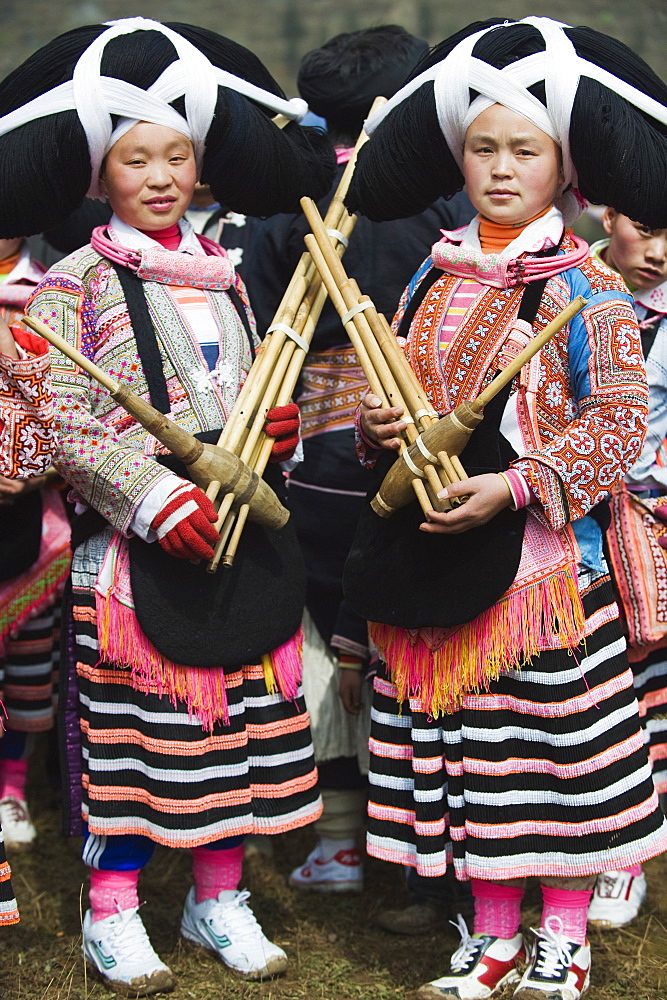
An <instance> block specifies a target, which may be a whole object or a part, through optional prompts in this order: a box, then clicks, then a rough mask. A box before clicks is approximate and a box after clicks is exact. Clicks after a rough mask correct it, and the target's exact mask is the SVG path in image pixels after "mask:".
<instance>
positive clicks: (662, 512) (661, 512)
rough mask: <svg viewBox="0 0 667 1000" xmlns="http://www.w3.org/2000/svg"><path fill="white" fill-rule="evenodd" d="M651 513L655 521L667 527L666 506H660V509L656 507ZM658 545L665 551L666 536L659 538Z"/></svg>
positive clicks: (666, 546)
mask: <svg viewBox="0 0 667 1000" xmlns="http://www.w3.org/2000/svg"><path fill="white" fill-rule="evenodd" d="M653 513H654V514H655V517H656V520H658V521H660V523H661V524H664V525H667V504H661V505H660V507H656V508H655V510H654V511H653ZM658 545H659V546H660V547H661V548H663V549H667V535H660V536H659V538H658Z"/></svg>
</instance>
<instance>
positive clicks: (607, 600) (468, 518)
mask: <svg viewBox="0 0 667 1000" xmlns="http://www.w3.org/2000/svg"><path fill="white" fill-rule="evenodd" d="M666 105H667V88H665V86H664V85H663V84H662V83H661V81H660V80H659V79H658V78H657V77H656V76H655V75H654V74H653V73H652V72H651V70H650V69H649V67H648V66H646V65H645V64H644V63H642V61H641V60H640V59H638V58H637V57H636V56H635V55H634V53H632V52H631V51H630V50H629V49H627V48H626V47H625V46H624V45H622V44H621V43H619V42H617V41H615V40H614V39H611V38H607V37H605V36H603V35H599V34H598V33H596V32H594V31H591V30H590V29H588V28H569V27H568V26H566V25H561V24H559V23H556V22H554V21H551V20H549V19H547V18H532V17H531V18H526V19H525V20H524V21H522V22H518V23H511V22H500V21H490V22H483V23H477V24H473V25H470V26H469V27H467V28H465V29H463V30H462V31H461V32H459V33H458V34H457V35H455V36H453V37H452V38H450V39H448V40H447V41H445V42H443V43H442V44H441V45H439V46H437V47H436V48H435V49H434V50H433V51H432V52H431V53H430V55H429V56H428V57H427V58H426V59H425V60H423V61H422V63H421V65H420V66H419V67H417V69H416V70H415V73H414V74H413V78H412V79H411V81H410V82H409V83H408V84H407V85H406V86H405V87H404V88H403V90H402V91H400V92H399V93H398V94H397V95H396V96H395V97H394V98H393V100H391V101H390V102H389V103H388V104H387V105H386V106H385V107H384V108H383V109H382V110H381V111H380V112H379V113H378V114H377V116H374V118H373V119H371V120H370V121H369V122H367V124H366V129H367V131H368V132H369V133H371V141H370V142H369V143H368V144H367V146H366V148H365V150H364V151H362V155H361V157H360V161H359V164H358V168H357V172H356V174H355V179H354V181H353V185H352V187H351V189H350V194H349V198H348V201H349V204H350V207H351V208H352V209H361V210H362V211H364V212H365V213H367V214H368V215H369V216H370V217H371V218H374V219H383V218H391V217H394V216H396V215H407V214H410V213H412V212H415V211H417V210H419V208H421V207H422V206H423V205H425V204H427V203H428V202H429V201H431V200H432V199H433V197H435V196H436V195H438V194H445V195H447V194H451V193H452V192H453V191H455V190H456V189H457V188H458V187H460V186H461V184H462V183H463V182H464V180H465V183H466V187H467V192H468V196H469V197H470V199H471V201H472V203H473V205H474V206H475V208H476V209H477V211H478V213H479V214H478V216H477V217H476V218H475V219H474V220H473V222H472V223H471V224H470V226H468V227H466V228H465V229H461V230H458V231H456V232H449V233H444V234H443V239H442V240H440V241H439V242H438V243H436V244H435V245H434V247H433V249H432V253H431V257H430V258H429V259H428V260H427V261H426V263H425V264H424V265H423V266H422V267H421V268H420V270H419V271H418V272H417V274H416V275H415V277H414V278H413V280H412V281H411V283H410V285H409V286H408V289H407V291H406V293H405V295H404V297H403V300H402V302H401V304H400V306H399V311H398V314H397V317H396V320H395V323H396V330H397V333H398V334H399V335H400V336H402V337H403V338H405V340H404V342H405V350H406V354H407V356H408V358H409V360H410V363H411V366H412V367H413V369H414V371H415V372H416V373H417V375H418V377H419V379H420V381H421V382H422V384H423V386H424V387H425V388H426V390H427V392H428V395H429V398H430V400H431V402H432V403H433V405H434V406H435V407H436V409H437V410H438V411H439V412H440V413H447V412H449V411H451V410H452V409H453V408H454V407H455V406H456V404H457V403H458V402H460V401H462V400H463V399H470V398H474V397H475V396H477V395H478V394H479V392H480V390H481V389H482V387H483V386H484V385H485V384H486V383H487V382H488V381H489V380H490V379H491V377H492V376H493V374H494V372H495V371H496V370H497V369H499V368H503V367H504V366H505V365H507V364H508V363H509V360H510V359H511V358H512V357H513V356H516V354H517V353H518V351H519V350H520V349H521V347H522V346H523V344H525V343H526V342H527V341H528V340H530V338H531V337H532V336H533V333H534V332H537V331H539V330H541V329H542V328H543V327H544V326H545V325H546V324H547V322H548V321H549V320H550V319H551V318H552V317H553V316H554V315H555V314H556V313H557V312H558V311H559V310H560V309H562V308H563V307H564V306H565V305H566V304H567V303H568V302H569V301H570V300H571V299H573V298H574V297H575V296H576V295H577V294H582V295H583V296H584V297H585V298H586V299H587V300H588V302H587V305H586V306H585V308H584V309H583V310H582V312H581V313H580V314H579V315H578V316H576V317H575V318H574V319H572V320H571V321H570V322H569V323H568V324H567V326H566V327H564V328H563V330H562V331H561V332H560V333H559V334H557V335H556V337H555V338H554V339H553V340H552V341H551V342H550V343H549V344H548V345H547V346H546V347H544V348H543V349H542V351H541V352H539V354H538V355H537V356H536V358H535V360H534V362H532V363H531V364H530V365H529V366H526V368H525V369H524V370H523V371H522V374H521V376H520V377H519V378H517V379H516V380H515V381H514V383H513V384H510V385H508V386H507V387H506V390H505V392H504V394H501V395H500V396H499V397H496V399H495V400H494V401H493V403H492V404H490V405H489V406H488V407H487V408H486V412H485V419H484V422H483V424H482V425H481V426H480V428H479V430H478V431H476V432H475V434H473V436H472V439H471V441H470V444H469V445H468V447H467V448H466V450H465V451H464V452H463V453H462V455H461V462H462V465H463V467H464V469H467V474H468V478H465V479H463V480H462V481H461V482H453V483H452V484H451V485H449V486H448V487H447V488H446V490H444V491H443V493H441V494H440V496H441V497H445V498H446V499H448V500H449V501H450V502H451V501H454V503H456V502H457V501H458V499H459V498H461V497H465V498H467V500H466V502H465V503H463V504H462V505H460V506H454V507H453V508H452V509H450V510H446V511H443V512H437V511H433V512H431V513H430V514H429V516H428V518H427V520H426V521H424V520H423V518H422V517H421V511H419V510H415V511H414V512H412V513H411V512H410V511H409V508H404V512H405V513H404V512H403V511H402V512H399V513H398V514H395V515H394V516H393V517H392V518H391V519H389V520H383V519H381V518H378V517H375V515H373V514H371V513H369V514H367V515H366V517H365V519H364V522H363V523H362V525H361V526H360V529H359V532H358V534H357V539H356V542H355V546H354V547H353V550H352V557H351V560H350V561H349V563H348V572H347V579H346V585H347V593H348V597H349V598H350V599H351V600H353V602H354V604H355V607H356V608H357V609H358V610H359V611H361V612H362V613H364V614H365V615H366V617H368V619H369V620H370V622H371V626H370V633H371V636H372V638H373V640H374V641H375V643H376V645H377V647H378V649H379V650H380V652H381V654H382V656H383V659H384V661H385V667H384V670H383V671H382V672H381V673H380V674H379V676H378V678H377V679H376V683H375V695H374V717H373V724H372V731H371V779H370V780H371V788H372V793H371V798H370V802H369V835H368V847H369V851H370V853H372V854H374V855H376V856H379V857H382V858H385V859H387V860H392V861H395V862H399V863H404V864H410V865H413V866H415V867H416V868H417V870H418V871H419V872H420V873H421V874H424V875H438V874H441V873H442V872H443V871H444V870H445V869H446V867H447V866H448V865H449V864H453V866H454V869H455V872H456V875H457V877H459V878H462V879H470V880H471V881H472V891H473V896H474V900H475V917H474V928H473V933H472V934H470V932H469V930H468V927H467V926H466V924H465V922H464V921H463V919H462V918H461V919H460V920H459V928H460V932H461V936H462V940H461V945H460V947H459V948H458V949H457V950H456V951H455V953H454V955H453V956H452V958H451V963H450V968H449V971H447V972H445V974H444V975H442V976H441V977H440V978H438V979H435V980H433V981H432V982H431V983H428V984H427V985H425V986H424V987H422V988H421V989H420V990H419V992H418V996H419V998H420V1000H440V998H446V1000H453V998H461V997H465V998H467V1000H484V998H487V997H490V996H494V995H496V994H497V993H499V992H500V991H502V990H503V989H504V987H505V986H506V985H508V984H510V983H515V984H517V986H516V991H515V993H514V996H515V997H516V998H517V1000H536V998H539V997H541V996H543V997H545V1000H546V997H547V996H548V997H549V998H550V1000H578V998H579V997H580V996H581V995H582V994H583V993H584V992H585V991H586V989H587V987H588V983H589V978H590V947H589V944H588V941H587V938H586V914H587V907H588V902H589V900H590V895H591V890H592V888H593V885H594V883H595V878H596V876H597V874H598V873H600V872H602V871H604V870H607V869H610V868H614V869H617V868H625V867H628V866H632V865H636V864H639V863H641V862H642V861H643V860H645V859H648V858H650V857H653V856H654V855H656V854H658V853H660V852H661V851H663V850H664V849H665V847H667V829H666V827H665V822H664V819H663V816H662V814H661V812H660V809H659V805H658V801H657V798H656V795H655V791H654V789H653V785H652V782H651V774H650V770H649V767H648V763H647V758H646V751H645V749H644V747H643V739H642V735H641V730H640V726H639V720H638V713H637V704H636V701H635V699H634V695H633V689H632V674H631V672H630V670H629V669H628V664H627V659H626V656H625V652H624V646H625V643H624V640H623V637H622V634H621V630H620V628H619V624H618V610H617V607H616V605H615V602H614V597H613V593H612V590H611V585H610V581H609V575H608V570H607V566H606V563H605V560H604V556H603V550H602V533H601V529H600V521H601V520H602V512H601V510H600V508H599V507H598V505H599V504H600V502H601V501H603V500H604V498H605V496H606V494H607V492H608V490H609V489H610V487H611V486H612V485H613V484H614V483H616V482H618V481H619V480H620V479H621V478H622V476H623V475H624V474H625V473H626V472H627V471H628V469H629V468H631V466H632V465H633V463H634V462H635V461H636V459H637V457H638V455H639V452H640V450H641V446H642V442H643V437H644V433H645V424H646V405H647V395H648V394H647V386H646V378H645V372H644V370H643V365H642V354H641V345H640V339H639V332H638V328H637V324H636V320H635V316H634V312H633V309H632V302H631V298H630V296H629V295H628V294H627V291H626V290H625V288H624V286H623V284H622V282H621V281H620V280H619V278H618V276H617V275H615V274H613V273H612V272H611V271H609V270H608V269H607V268H605V267H604V266H603V265H602V264H600V263H598V262H597V261H595V260H593V259H592V258H591V257H590V255H589V251H588V247H587V246H586V245H585V244H584V243H583V241H582V240H580V239H578V238H577V237H575V236H573V234H572V233H571V231H570V230H569V229H568V228H567V224H568V222H571V221H572V219H573V218H575V217H576V214H577V212H578V210H579V207H580V203H581V201H582V199H581V196H577V189H578V190H580V191H581V192H582V193H583V195H584V196H586V197H589V198H591V199H592V200H595V201H604V202H605V203H607V204H611V205H613V206H614V207H616V208H617V209H618V210H619V211H622V212H623V213H625V214H628V215H629V216H630V217H631V218H633V219H637V220H639V221H641V222H643V223H644V224H646V225H648V226H651V227H656V226H664V225H665V214H664V213H665V205H666V201H665V198H664V183H665V180H664V178H665V163H666V161H667V129H666V127H665V126H666V125H667V107H666ZM602 109H604V113H603V110H602ZM403 317H405V320H404V322H401V320H402V318H403ZM401 417H402V411H401V410H400V409H398V408H391V409H385V408H383V406H382V403H381V400H379V399H378V398H377V397H374V396H372V395H371V396H368V397H366V399H365V400H364V402H363V403H362V407H361V412H360V426H359V430H360V448H361V450H362V454H364V455H365V456H366V458H367V460H369V461H371V463H372V462H376V461H377V460H378V458H379V456H384V457H388V456H390V454H391V451H392V449H394V448H397V447H398V445H399V441H398V438H397V433H398V432H400V430H401V429H402V428H403V427H404V426H405V424H404V422H402V421H401ZM377 449H379V450H377ZM378 466H379V468H382V460H380V462H378ZM385 468H386V465H385ZM596 508H597V509H596ZM373 518H375V520H373ZM419 528H421V530H418V529H419ZM401 532H402V534H401ZM370 551H373V552H374V553H375V558H374V560H373V561H372V563H371V564H370V565H368V568H367V571H366V573H365V574H363V573H361V572H360V570H361V568H362V566H363V562H364V558H365V559H366V560H368V554H369V552H370ZM385 584H386V585H385ZM527 876H537V877H538V878H540V880H541V882H542V891H543V899H544V908H543V912H542V920H541V925H540V929H539V930H538V931H537V932H536V934H537V940H536V942H535V943H534V946H533V947H532V948H531V949H530V951H528V952H527V951H526V947H525V945H524V939H523V935H522V933H521V929H520V923H521V911H520V907H521V899H522V896H523V891H524V881H525V877H527ZM526 961H527V968H526V969H525V972H523V975H521V972H520V971H519V970H520V967H521V966H522V964H523V963H524V962H526Z"/></svg>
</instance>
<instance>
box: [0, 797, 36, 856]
mask: <svg viewBox="0 0 667 1000" xmlns="http://www.w3.org/2000/svg"><path fill="white" fill-rule="evenodd" d="M0 823H1V824H2V833H3V836H4V840H5V846H6V847H9V848H10V849H11V848H12V847H19V848H20V847H27V846H28V845H29V844H32V842H33V840H34V839H35V837H36V836H37V831H36V830H35V827H34V825H33V822H32V820H31V819H30V813H29V812H28V803H27V802H26V801H25V800H24V799H19V798H17V797H16V795H6V796H5V798H4V799H0Z"/></svg>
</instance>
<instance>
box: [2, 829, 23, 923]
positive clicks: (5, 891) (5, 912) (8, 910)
mask: <svg viewBox="0 0 667 1000" xmlns="http://www.w3.org/2000/svg"><path fill="white" fill-rule="evenodd" d="M18 922H19V911H18V907H17V905H16V900H15V899H14V891H13V889H12V873H11V869H10V867H9V863H8V861H7V855H6V854H5V842H4V840H3V837H2V830H0V927H2V926H3V925H4V924H17V923H18Z"/></svg>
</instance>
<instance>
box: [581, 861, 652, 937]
mask: <svg viewBox="0 0 667 1000" xmlns="http://www.w3.org/2000/svg"><path fill="white" fill-rule="evenodd" d="M645 899H646V875H644V872H642V873H641V875H631V874H630V872H603V873H602V874H601V875H598V878H597V882H596V883H595V891H594V892H593V896H592V897H591V902H590V905H589V907H588V922H589V924H592V925H593V927H600V928H602V929H603V930H604V928H607V927H624V926H625V925H626V924H629V923H630V921H631V920H634V919H635V917H636V916H637V914H638V913H639V911H640V909H641V907H642V904H643V902H644V900H645Z"/></svg>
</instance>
